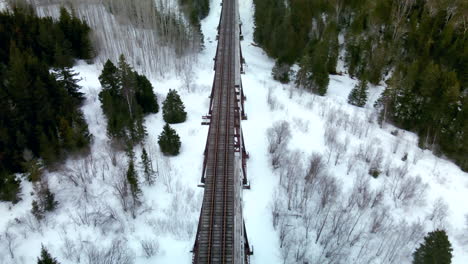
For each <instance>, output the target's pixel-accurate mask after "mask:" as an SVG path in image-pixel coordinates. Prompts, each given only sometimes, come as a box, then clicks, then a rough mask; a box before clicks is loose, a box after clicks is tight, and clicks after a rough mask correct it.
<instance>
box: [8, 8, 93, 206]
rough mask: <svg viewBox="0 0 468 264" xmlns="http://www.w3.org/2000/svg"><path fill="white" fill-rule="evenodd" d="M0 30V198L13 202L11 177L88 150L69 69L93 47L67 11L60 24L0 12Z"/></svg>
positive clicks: (21, 12) (79, 97) (26, 13)
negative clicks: (77, 151)
mask: <svg viewBox="0 0 468 264" xmlns="http://www.w3.org/2000/svg"><path fill="white" fill-rule="evenodd" d="M0 29H1V30H0V101H1V102H2V103H1V104H0V200H8V201H13V202H15V201H18V196H17V193H18V191H19V181H18V180H17V179H16V178H15V176H14V175H13V174H14V173H19V172H26V171H28V170H30V169H31V168H32V167H36V166H37V164H44V165H49V164H51V163H54V162H56V161H58V160H60V159H62V158H63V157H64V155H66V154H67V153H69V152H73V151H76V150H81V149H83V148H86V147H87V146H88V144H89V142H90V140H91V136H90V134H89V132H88V126H87V124H86V122H85V120H84V117H83V114H82V112H81V110H80V105H81V104H82V102H83V100H84V97H83V94H82V93H81V92H80V91H79V89H80V87H79V86H78V85H77V82H78V81H79V80H78V79H77V77H76V75H77V74H75V73H74V72H73V71H72V70H71V69H70V68H68V66H71V65H72V64H73V61H74V59H90V58H91V57H92V49H91V45H90V44H89V43H90V41H89V38H88V33H89V27H88V26H87V25H86V24H85V23H83V22H81V21H80V20H78V19H77V18H75V17H74V16H72V15H71V14H70V13H69V12H68V11H67V10H66V9H62V10H61V15H60V19H59V20H58V21H54V20H52V18H50V17H47V18H39V17H37V16H36V15H35V14H34V13H33V12H32V11H31V9H30V8H28V9H18V8H14V9H13V11H11V12H10V11H3V12H0ZM51 68H53V69H54V70H50V69H51ZM40 160H41V161H42V162H39V161H40Z"/></svg>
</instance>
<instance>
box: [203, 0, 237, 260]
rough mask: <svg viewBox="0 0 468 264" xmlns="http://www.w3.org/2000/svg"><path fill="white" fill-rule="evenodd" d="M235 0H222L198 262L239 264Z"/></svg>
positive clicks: (206, 153)
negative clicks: (235, 134)
mask: <svg viewBox="0 0 468 264" xmlns="http://www.w3.org/2000/svg"><path fill="white" fill-rule="evenodd" d="M235 4H236V2H235V0H224V1H223V8H222V12H221V18H220V27H219V39H218V48H217V53H216V54H217V55H216V64H215V71H216V72H215V78H214V86H213V92H212V98H211V99H212V104H211V109H210V114H211V121H210V128H209V132H208V139H207V148H206V152H205V155H206V157H205V158H206V171H205V193H204V197H203V204H202V210H201V215H200V223H199V229H198V232H197V238H196V242H195V244H196V246H195V248H194V263H199V264H205V263H241V262H240V261H241V260H238V259H237V260H235V258H237V257H236V252H235V251H236V243H237V242H238V241H236V239H237V235H236V233H235V229H236V226H235V225H236V222H237V221H236V213H237V212H236V209H235V207H236V202H237V201H235V199H238V197H237V195H236V189H235V188H236V187H237V186H236V179H235V177H237V176H236V173H235V149H234V144H235V142H234V124H235V122H238V121H236V120H235V119H236V116H235V108H236V107H237V97H236V91H235V82H236V66H237V65H238V63H236V45H238V43H236V40H238V36H236V33H237V30H236V27H237V17H236V14H237V11H236V9H235V8H236V5H235Z"/></svg>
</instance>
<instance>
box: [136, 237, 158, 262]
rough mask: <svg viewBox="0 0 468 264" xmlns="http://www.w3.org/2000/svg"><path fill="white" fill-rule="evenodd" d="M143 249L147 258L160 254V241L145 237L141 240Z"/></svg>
mask: <svg viewBox="0 0 468 264" xmlns="http://www.w3.org/2000/svg"><path fill="white" fill-rule="evenodd" d="M140 244H141V249H142V251H143V255H144V256H145V257H146V258H151V257H152V256H154V255H156V254H158V252H159V243H158V241H156V240H153V239H145V240H141V241H140Z"/></svg>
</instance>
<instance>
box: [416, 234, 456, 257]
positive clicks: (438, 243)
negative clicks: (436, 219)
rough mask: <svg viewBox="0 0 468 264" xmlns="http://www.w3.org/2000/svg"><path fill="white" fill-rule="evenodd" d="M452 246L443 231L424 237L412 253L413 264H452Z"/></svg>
mask: <svg viewBox="0 0 468 264" xmlns="http://www.w3.org/2000/svg"><path fill="white" fill-rule="evenodd" d="M452 251H453V249H452V245H451V244H450V241H449V239H448V236H447V234H446V233H445V231H444V230H436V231H433V232H430V233H429V234H427V236H426V237H424V243H422V244H420V245H419V247H418V248H417V249H416V251H415V252H414V253H413V264H435V263H437V264H450V263H452Z"/></svg>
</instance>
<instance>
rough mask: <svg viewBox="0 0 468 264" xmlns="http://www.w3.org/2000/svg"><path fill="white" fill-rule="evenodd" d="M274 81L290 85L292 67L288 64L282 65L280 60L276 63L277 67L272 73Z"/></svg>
mask: <svg viewBox="0 0 468 264" xmlns="http://www.w3.org/2000/svg"><path fill="white" fill-rule="evenodd" d="M271 75H272V76H273V79H275V80H277V81H279V82H280V83H285V84H286V83H289V81H290V80H291V79H290V75H291V66H290V65H288V64H286V63H281V62H279V61H278V60H277V61H276V62H275V66H274V67H273V69H272V71H271Z"/></svg>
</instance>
